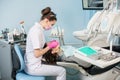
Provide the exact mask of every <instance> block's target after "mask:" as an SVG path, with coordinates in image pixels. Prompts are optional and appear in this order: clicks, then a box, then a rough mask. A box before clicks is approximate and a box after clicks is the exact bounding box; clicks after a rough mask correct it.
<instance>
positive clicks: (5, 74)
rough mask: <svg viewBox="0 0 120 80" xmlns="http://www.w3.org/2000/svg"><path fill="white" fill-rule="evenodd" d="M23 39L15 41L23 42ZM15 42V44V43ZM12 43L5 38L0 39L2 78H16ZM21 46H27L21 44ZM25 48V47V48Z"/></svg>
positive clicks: (0, 75)
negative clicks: (14, 75)
mask: <svg viewBox="0 0 120 80" xmlns="http://www.w3.org/2000/svg"><path fill="white" fill-rule="evenodd" d="M23 42H24V41H23V40H19V41H15V42H14V43H18V44H19V43H23ZM14 43H13V44H14ZM13 44H10V43H9V42H8V41H5V40H4V39H0V80H14V79H13V78H12V68H13V66H12V48H13ZM21 47H22V48H24V47H25V46H24V45H22V44H21ZM24 49H25V48H24Z"/></svg>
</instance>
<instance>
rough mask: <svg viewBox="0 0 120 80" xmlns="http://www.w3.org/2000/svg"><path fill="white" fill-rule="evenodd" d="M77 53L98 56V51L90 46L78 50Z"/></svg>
mask: <svg viewBox="0 0 120 80" xmlns="http://www.w3.org/2000/svg"><path fill="white" fill-rule="evenodd" d="M77 52H78V53H80V54H82V55H84V56H92V55H96V54H97V51H96V50H95V49H93V48H92V47H89V46H84V47H81V48H78V49H77Z"/></svg>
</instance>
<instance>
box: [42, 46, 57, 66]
mask: <svg viewBox="0 0 120 80" xmlns="http://www.w3.org/2000/svg"><path fill="white" fill-rule="evenodd" d="M46 46H47V44H45V45H44V47H43V48H45V47H46ZM51 52H52V49H50V50H48V51H47V52H46V53H45V54H44V55H43V57H42V63H44V64H53V65H55V64H56V61H57V56H58V54H57V53H54V54H52V53H51Z"/></svg>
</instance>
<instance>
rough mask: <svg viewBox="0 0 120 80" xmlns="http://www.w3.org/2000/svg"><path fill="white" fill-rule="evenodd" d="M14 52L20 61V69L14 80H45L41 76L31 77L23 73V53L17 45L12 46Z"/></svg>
mask: <svg viewBox="0 0 120 80" xmlns="http://www.w3.org/2000/svg"><path fill="white" fill-rule="evenodd" d="M14 50H15V52H16V54H17V56H18V59H19V61H20V69H19V70H18V71H17V74H16V80H45V77H43V76H32V75H29V74H27V73H25V72H24V67H25V63H24V58H23V57H24V52H23V50H22V48H21V47H20V46H19V45H18V44H14Z"/></svg>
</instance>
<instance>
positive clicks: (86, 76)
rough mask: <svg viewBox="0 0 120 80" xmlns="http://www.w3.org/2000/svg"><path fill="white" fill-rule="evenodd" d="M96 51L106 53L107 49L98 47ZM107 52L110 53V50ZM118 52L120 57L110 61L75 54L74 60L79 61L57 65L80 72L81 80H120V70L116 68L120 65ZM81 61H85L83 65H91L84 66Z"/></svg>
mask: <svg viewBox="0 0 120 80" xmlns="http://www.w3.org/2000/svg"><path fill="white" fill-rule="evenodd" d="M119 48H120V47H119ZM70 50H71V49H70ZM70 50H69V51H70ZM96 50H99V51H100V50H103V53H104V52H105V51H106V50H107V49H104V48H100V47H98V48H96ZM107 51H108V52H109V50H107ZM100 52H101V51H100ZM108 52H107V53H108ZM118 52H119V53H118V56H119V57H118V58H114V59H113V60H110V61H104V60H102V59H101V60H99V59H98V60H97V59H92V58H90V57H87V56H83V55H79V54H78V53H76V52H75V54H74V55H71V56H72V57H73V59H79V60H77V61H76V60H73V59H72V60H65V62H57V64H58V65H60V66H63V67H65V68H72V69H75V70H78V71H79V72H80V73H79V80H119V76H120V72H119V71H120V70H119V71H116V70H115V67H116V66H117V65H118V64H119V63H120V50H118ZM67 54H69V53H67ZM104 56H105V55H104ZM104 56H103V57H104ZM68 59H70V56H69V57H68ZM81 60H82V61H84V64H83V65H85V64H88V63H90V64H91V65H89V67H86V66H83V65H82V64H79V63H80V62H81ZM69 74H70V73H69Z"/></svg>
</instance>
